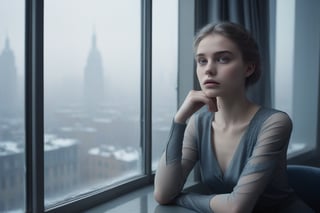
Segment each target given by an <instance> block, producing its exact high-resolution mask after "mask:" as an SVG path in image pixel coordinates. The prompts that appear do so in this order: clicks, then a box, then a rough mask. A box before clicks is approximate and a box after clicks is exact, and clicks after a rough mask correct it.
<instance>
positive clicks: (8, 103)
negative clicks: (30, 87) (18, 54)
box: [0, 37, 18, 118]
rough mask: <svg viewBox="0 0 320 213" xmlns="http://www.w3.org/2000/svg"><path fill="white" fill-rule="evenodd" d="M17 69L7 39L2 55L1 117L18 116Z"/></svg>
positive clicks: (0, 60)
mask: <svg viewBox="0 0 320 213" xmlns="http://www.w3.org/2000/svg"><path fill="white" fill-rule="evenodd" d="M17 86H18V83H17V69H16V65H15V57H14V53H13V51H12V49H11V47H10V41H9V38H8V37H7V38H6V40H5V46H4V48H3V50H2V51H1V53H0V101H1V104H0V117H1V118H3V117H12V116H13V115H16V114H17V109H18V102H17V101H18V93H17Z"/></svg>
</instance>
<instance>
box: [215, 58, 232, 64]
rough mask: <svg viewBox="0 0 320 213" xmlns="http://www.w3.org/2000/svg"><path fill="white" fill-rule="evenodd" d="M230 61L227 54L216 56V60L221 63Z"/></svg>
mask: <svg viewBox="0 0 320 213" xmlns="http://www.w3.org/2000/svg"><path fill="white" fill-rule="evenodd" d="M229 61H230V58H229V57H227V56H220V57H218V58H217V62H219V63H222V64H226V63H228V62H229Z"/></svg>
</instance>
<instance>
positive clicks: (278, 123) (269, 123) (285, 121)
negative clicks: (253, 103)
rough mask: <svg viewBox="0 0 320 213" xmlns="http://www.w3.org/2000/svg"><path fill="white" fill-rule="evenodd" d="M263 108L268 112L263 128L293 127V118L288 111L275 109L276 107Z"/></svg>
mask: <svg viewBox="0 0 320 213" xmlns="http://www.w3.org/2000/svg"><path fill="white" fill-rule="evenodd" d="M263 110H264V111H265V112H266V113H267V114H268V116H267V117H266V119H265V120H264V122H263V128H264V129H266V128H280V127H282V128H284V129H288V130H291V129H292V120H291V118H290V116H289V115H288V113H286V112H285V111H282V110H279V109H274V108H263Z"/></svg>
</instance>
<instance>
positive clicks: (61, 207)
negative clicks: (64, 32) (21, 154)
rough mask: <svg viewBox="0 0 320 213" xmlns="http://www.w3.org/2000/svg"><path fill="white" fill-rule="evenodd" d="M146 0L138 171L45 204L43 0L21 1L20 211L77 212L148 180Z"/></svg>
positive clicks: (145, 1) (145, 4) (144, 2)
mask: <svg viewBox="0 0 320 213" xmlns="http://www.w3.org/2000/svg"><path fill="white" fill-rule="evenodd" d="M151 18H152V1H150V0H141V44H142V45H141V104H140V111H141V113H140V116H141V117H140V119H141V122H140V126H141V140H140V141H141V147H142V150H143V151H142V153H143V154H142V164H143V165H142V175H141V176H138V177H134V178H130V179H127V180H125V181H122V182H120V183H118V184H115V185H111V186H106V187H103V188H100V189H98V190H95V191H91V192H88V193H85V194H81V195H79V196H77V197H76V199H74V198H72V199H71V198H70V200H66V201H62V202H60V203H57V204H55V205H53V206H48V207H47V208H46V207H45V202H44V201H45V199H44V196H45V194H44V94H43V91H44V87H43V86H44V79H43V76H44V71H43V47H44V0H26V1H25V26H26V30H25V60H26V62H25V124H26V125H25V128H26V150H25V151H26V155H25V160H26V174H25V175H26V192H25V199H26V204H25V210H26V212H28V213H29V212H30V213H32V212H50V213H51V212H79V211H83V210H85V209H89V208H91V207H94V206H96V205H98V204H101V203H103V202H106V201H108V200H111V199H114V198H116V197H118V196H121V195H123V194H126V193H128V192H131V191H133V190H135V189H138V188H141V187H143V186H146V185H149V184H151V183H152V182H153V178H154V174H153V172H152V169H151V94H152V93H151V83H152V82H151V50H152V49H151V45H152V30H151V29H152V28H151V27H152V19H151Z"/></svg>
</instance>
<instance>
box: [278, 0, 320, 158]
mask: <svg viewBox="0 0 320 213" xmlns="http://www.w3.org/2000/svg"><path fill="white" fill-rule="evenodd" d="M319 7H320V2H319V1H310V2H305V1H291V0H284V1H277V14H276V23H277V26H276V66H275V97H274V100H275V101H274V102H275V107H276V108H278V109H281V110H283V111H286V112H287V113H288V114H289V115H290V117H291V118H292V121H293V132H292V136H291V141H290V144H289V149H288V154H289V156H292V155H297V154H299V153H301V152H305V151H308V150H311V149H313V148H314V147H315V145H316V137H317V131H318V130H317V118H318V114H317V113H318V103H319V89H318V85H319V64H320V63H319V58H320V56H319V49H318V48H314V47H319V46H320V45H319V36H320V26H319V24H318V20H319V18H320V16H319V12H318V11H317V8H319ZM305 32H313V33H305Z"/></svg>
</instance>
